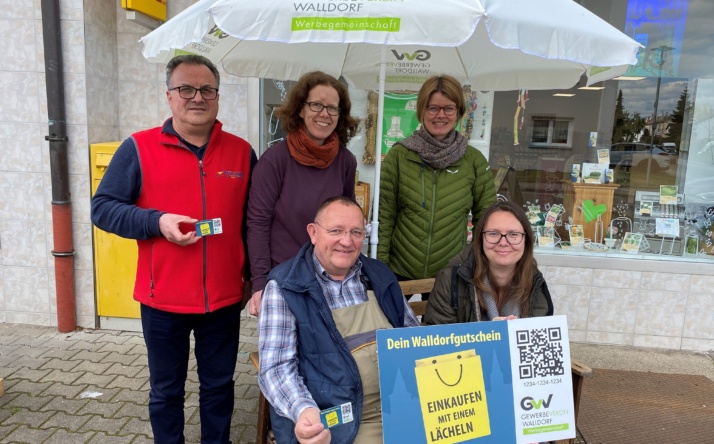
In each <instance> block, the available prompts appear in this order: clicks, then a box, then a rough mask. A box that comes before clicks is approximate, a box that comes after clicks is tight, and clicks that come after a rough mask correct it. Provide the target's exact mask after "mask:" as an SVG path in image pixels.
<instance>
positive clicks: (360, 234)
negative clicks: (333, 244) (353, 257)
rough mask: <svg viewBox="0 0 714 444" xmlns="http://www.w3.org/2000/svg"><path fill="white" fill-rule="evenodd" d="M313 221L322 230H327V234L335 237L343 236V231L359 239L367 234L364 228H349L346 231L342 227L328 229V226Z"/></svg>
mask: <svg viewBox="0 0 714 444" xmlns="http://www.w3.org/2000/svg"><path fill="white" fill-rule="evenodd" d="M313 223H314V224H315V225H317V226H318V227H320V228H322V229H323V230H325V231H327V234H328V235H330V236H332V237H335V238H342V237H344V235H345V233H349V234H350V238H352V239H354V240H360V239H364V237H365V236H366V235H367V232H366V231H364V230H349V231H348V230H344V229H342V228H332V229H328V228H325V227H323V226H322V225H320V224H318V223H317V222H313Z"/></svg>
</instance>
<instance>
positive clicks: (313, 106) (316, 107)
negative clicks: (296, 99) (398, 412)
mask: <svg viewBox="0 0 714 444" xmlns="http://www.w3.org/2000/svg"><path fill="white" fill-rule="evenodd" d="M305 105H307V106H308V107H309V108H310V111H312V112H314V113H321V112H322V110H323V109H325V108H327V114H329V115H331V116H339V115H340V109H339V108H338V107H336V106H327V105H323V104H322V103H319V102H305Z"/></svg>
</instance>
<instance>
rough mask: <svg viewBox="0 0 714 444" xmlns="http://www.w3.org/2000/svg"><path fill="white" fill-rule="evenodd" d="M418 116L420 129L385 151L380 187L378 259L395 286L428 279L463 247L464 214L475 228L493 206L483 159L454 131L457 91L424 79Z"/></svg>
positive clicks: (448, 83) (447, 81)
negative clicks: (395, 281)
mask: <svg viewBox="0 0 714 444" xmlns="http://www.w3.org/2000/svg"><path fill="white" fill-rule="evenodd" d="M416 111H417V119H418V120H419V122H420V123H421V125H420V128H418V129H417V130H416V131H414V133H413V134H412V135H411V136H409V137H407V138H406V139H403V140H401V141H400V142H397V143H395V144H394V145H393V146H392V147H391V148H390V150H389V153H388V154H387V155H386V157H385V159H384V162H383V163H382V171H381V180H380V198H379V230H378V235H379V245H378V247H377V258H378V259H379V260H381V261H383V262H385V263H386V264H387V265H389V268H391V269H392V271H393V272H394V274H396V275H397V278H398V279H400V280H408V279H425V278H432V277H434V276H435V275H436V273H437V272H438V271H439V270H440V269H442V268H443V267H445V266H446V264H447V263H448V261H449V259H450V258H451V257H452V256H454V255H455V254H457V253H458V252H459V251H460V250H461V249H462V248H463V247H464V245H466V236H467V223H468V215H469V212H471V213H472V214H473V220H474V223H475V222H476V221H477V220H478V219H479V217H480V216H481V213H482V212H483V210H484V209H485V208H487V207H488V206H489V205H491V204H492V203H493V202H494V201H495V200H496V190H495V189H494V184H493V174H492V173H491V171H490V169H489V165H488V162H487V161H486V158H485V157H484V156H483V155H482V154H481V153H480V152H479V151H478V150H477V149H475V148H473V147H470V146H468V140H466V138H465V137H464V136H463V135H461V134H460V133H459V132H458V131H456V129H455V128H456V124H457V122H458V121H459V120H460V119H461V117H462V116H463V115H464V113H465V112H466V101H465V98H464V92H463V87H462V86H461V84H459V82H458V81H457V80H456V79H454V78H453V77H450V76H446V75H442V76H434V77H431V78H429V79H427V80H426V81H425V82H424V84H423V85H422V87H421V89H420V91H419V95H418V96H417V104H416ZM427 298H428V295H422V299H427Z"/></svg>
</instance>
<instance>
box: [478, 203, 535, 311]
mask: <svg viewBox="0 0 714 444" xmlns="http://www.w3.org/2000/svg"><path fill="white" fill-rule="evenodd" d="M497 211H505V212H507V213H511V214H513V215H514V216H515V217H516V219H518V222H520V223H521V226H522V227H523V232H524V233H526V235H525V236H524V237H523V241H522V242H523V243H524V244H525V245H524V248H523V256H522V257H521V259H520V260H519V261H518V263H516V269H515V271H514V273H513V280H512V281H511V284H510V286H509V288H507V289H505V291H506V294H507V295H508V298H515V299H516V301H517V302H518V305H519V306H520V309H521V317H523V318H527V317H529V316H530V296H531V292H532V291H533V276H534V275H535V273H536V270H537V269H538V264H537V263H536V260H535V258H534V257H533V242H534V238H533V230H531V224H530V222H529V221H528V218H526V213H525V211H523V209H522V208H521V207H519V206H518V205H516V204H515V203H513V202H496V203H494V204H493V205H491V206H490V207H488V208H487V209H486V211H485V212H484V213H483V215H482V216H481V218H480V219H479V221H478V223H477V224H476V226H475V227H474V247H473V248H474V255H475V258H476V267H475V270H474V285H475V286H476V289H477V290H478V291H477V294H479V305H480V306H481V308H485V303H484V301H483V300H482V298H481V297H480V295H481V294H482V293H484V292H492V291H495V289H489V288H487V287H486V284H485V280H486V279H485V278H486V277H488V280H489V281H490V282H492V283H493V279H492V278H491V275H490V271H489V262H488V258H487V257H486V254H485V253H484V251H483V242H484V240H483V234H482V232H483V228H484V226H486V222H487V221H488V219H489V217H490V216H491V215H492V214H493V213H495V212H497ZM499 306H501V304H499Z"/></svg>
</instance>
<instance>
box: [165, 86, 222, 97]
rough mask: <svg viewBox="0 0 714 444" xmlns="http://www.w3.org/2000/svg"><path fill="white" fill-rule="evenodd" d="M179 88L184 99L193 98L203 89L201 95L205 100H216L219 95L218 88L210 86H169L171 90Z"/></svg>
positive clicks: (180, 95)
mask: <svg viewBox="0 0 714 444" xmlns="http://www.w3.org/2000/svg"><path fill="white" fill-rule="evenodd" d="M176 89H177V90H178V93H179V97H181V98H182V99H187V100H189V99H193V98H194V97H196V93H197V92H198V91H201V97H203V99H204V100H215V99H216V97H218V88H211V87H210V86H204V87H203V88H194V87H193V86H177V87H175V88H169V91H173V90H176Z"/></svg>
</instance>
